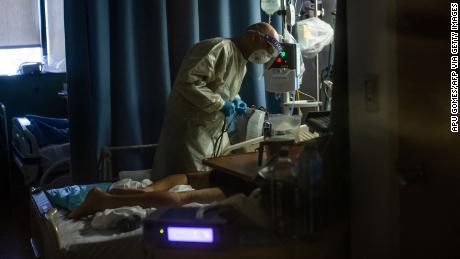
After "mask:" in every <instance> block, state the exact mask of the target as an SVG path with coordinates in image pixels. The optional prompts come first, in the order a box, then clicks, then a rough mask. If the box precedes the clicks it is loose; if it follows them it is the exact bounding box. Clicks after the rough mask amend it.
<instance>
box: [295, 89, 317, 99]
mask: <svg viewBox="0 0 460 259" xmlns="http://www.w3.org/2000/svg"><path fill="white" fill-rule="evenodd" d="M297 91H298V92H299V93H301V94H303V95H305V96H308V97H310V98H311V99H312V100H313V101H316V98H315V97H313V96H311V95H309V94H306V93H304V92H302V91H300V90H297Z"/></svg>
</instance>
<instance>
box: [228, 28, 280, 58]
mask: <svg viewBox="0 0 460 259" xmlns="http://www.w3.org/2000/svg"><path fill="white" fill-rule="evenodd" d="M278 37H279V36H278V33H277V32H276V30H275V29H274V28H273V27H272V26H271V25H270V24H268V23H263V22H261V23H256V24H253V25H251V26H249V27H248V28H246V31H245V32H244V33H243V34H242V35H241V36H240V37H237V38H235V39H236V40H234V41H235V43H236V44H237V46H238V48H240V50H241V52H242V54H243V56H244V57H245V58H246V59H247V60H248V61H250V62H253V63H257V64H264V63H267V62H268V61H270V60H271V59H272V58H274V57H276V56H277V55H278V53H279V51H280V50H281V45H280V43H279V42H278Z"/></svg>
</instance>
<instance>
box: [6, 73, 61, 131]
mask: <svg viewBox="0 0 460 259" xmlns="http://www.w3.org/2000/svg"><path fill="white" fill-rule="evenodd" d="M64 82H66V75H65V74H40V75H18V76H1V77H0V102H2V103H3V104H5V106H6V112H7V116H8V123H11V118H12V117H15V116H22V115H25V114H37V115H43V116H52V117H64V116H66V114H67V103H66V101H65V99H63V98H61V97H59V96H58V94H57V93H58V91H60V90H62V84H63V83H64Z"/></svg>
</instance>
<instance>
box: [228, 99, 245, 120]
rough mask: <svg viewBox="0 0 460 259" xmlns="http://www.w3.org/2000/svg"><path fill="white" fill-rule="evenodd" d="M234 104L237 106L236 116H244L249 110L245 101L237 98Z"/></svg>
mask: <svg viewBox="0 0 460 259" xmlns="http://www.w3.org/2000/svg"><path fill="white" fill-rule="evenodd" d="M232 102H233V104H234V105H235V111H236V114H238V115H240V116H241V115H244V114H245V113H246V111H247V110H248V105H247V104H246V103H245V102H244V101H243V100H241V99H239V98H235V99H233V101H232Z"/></svg>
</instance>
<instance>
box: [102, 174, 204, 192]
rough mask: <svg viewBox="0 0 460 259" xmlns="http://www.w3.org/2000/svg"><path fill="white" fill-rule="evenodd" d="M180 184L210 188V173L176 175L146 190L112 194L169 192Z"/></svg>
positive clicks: (122, 190)
mask: <svg viewBox="0 0 460 259" xmlns="http://www.w3.org/2000/svg"><path fill="white" fill-rule="evenodd" d="M179 184H188V185H191V186H192V187H193V188H194V189H203V188H208V187H209V173H208V172H195V173H188V174H174V175H170V176H166V177H163V178H161V179H158V180H156V181H155V182H154V183H153V184H151V185H149V186H147V187H146V188H144V189H117V188H115V189H111V190H110V191H109V193H111V194H136V193H143V192H154V191H155V192H156V191H168V190H169V189H171V188H172V187H174V186H176V185H179Z"/></svg>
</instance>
